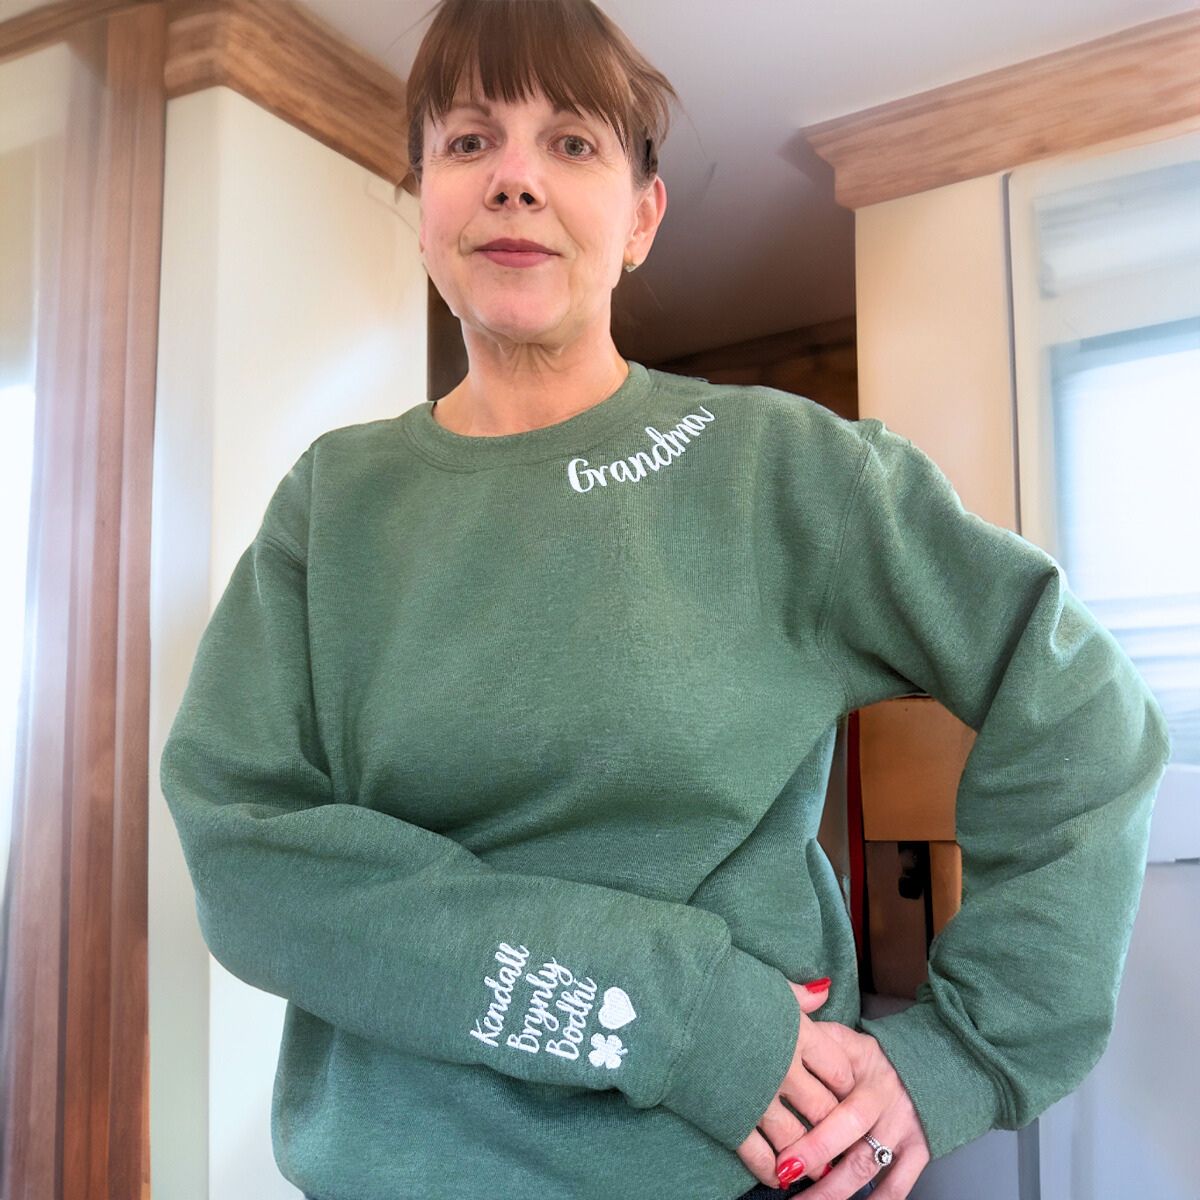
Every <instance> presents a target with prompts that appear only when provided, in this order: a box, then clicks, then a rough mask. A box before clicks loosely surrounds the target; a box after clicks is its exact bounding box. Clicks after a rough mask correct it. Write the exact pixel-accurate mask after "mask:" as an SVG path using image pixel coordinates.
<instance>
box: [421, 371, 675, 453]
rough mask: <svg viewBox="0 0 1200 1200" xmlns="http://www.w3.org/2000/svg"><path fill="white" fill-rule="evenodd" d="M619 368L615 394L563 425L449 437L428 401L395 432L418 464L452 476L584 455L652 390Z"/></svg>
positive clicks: (640, 376)
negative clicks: (450, 472) (401, 435)
mask: <svg viewBox="0 0 1200 1200" xmlns="http://www.w3.org/2000/svg"><path fill="white" fill-rule="evenodd" d="M625 362H626V365H627V366H628V368H629V373H628V374H627V375H626V376H625V379H624V380H623V381H622V383H621V384H620V386H619V387H618V388H617V390H616V391H615V392H611V393H610V394H609V395H607V396H605V397H604V399H603V400H600V401H598V402H597V403H596V404H593V405H592V406H591V407H590V408H585V409H584V410H583V411H582V412H578V413H576V414H575V415H574V416H573V417H567V419H566V420H565V421H557V422H555V423H554V424H553V425H544V426H542V427H541V428H540V429H527V430H524V431H523V432H521V433H502V434H497V435H490V436H489V435H484V436H475V435H471V434H465V433H455V432H454V431H453V430H451V429H447V428H446V427H445V426H444V425H439V424H438V422H437V421H436V420H435V419H434V416H433V403H434V402H433V401H432V400H426V401H424V402H422V403H421V404H418V405H416V406H414V407H413V408H410V409H408V410H407V411H406V412H405V413H403V414H401V417H400V424H401V428H402V429H403V430H404V432H405V433H406V434H407V436H408V439H409V441H410V442H411V443H412V444H413V446H414V448H415V449H416V450H417V452H418V453H420V454H421V455H422V456H423V457H424V458H426V459H429V460H430V461H432V462H435V463H437V464H438V465H440V466H445V467H450V468H452V469H458V470H473V469H478V468H480V467H496V466H503V465H506V464H509V463H530V462H540V461H541V460H542V459H548V458H556V457H558V456H560V455H562V454H564V453H570V452H573V451H580V450H586V449H587V448H588V447H590V446H593V445H595V444H596V442H598V441H599V440H600V439H601V438H602V437H604V435H605V434H606V433H608V432H609V430H610V429H614V428H616V427H617V425H619V424H620V423H621V422H622V421H624V420H626V419H629V418H631V417H633V416H635V415H636V414H637V412H638V410H639V409H640V408H641V407H642V404H643V401H645V399H646V397H647V396H648V395H649V394H650V392H651V390H652V389H653V386H654V384H653V381H652V380H651V378H650V372H649V371H648V370H647V368H646V367H644V366H643V365H642V364H641V363H639V362H634V361H633V360H632V359H625Z"/></svg>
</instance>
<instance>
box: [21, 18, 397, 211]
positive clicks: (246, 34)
mask: <svg viewBox="0 0 1200 1200" xmlns="http://www.w3.org/2000/svg"><path fill="white" fill-rule="evenodd" d="M147 4H160V5H163V6H164V8H165V11H166V16H167V61H166V66H165V72H164V83H165V85H166V96H167V99H168V100H170V99H172V98H174V97H176V96H185V95H187V94H188V93H189V92H197V91H200V90H201V89H203V88H209V87H218V86H223V87H229V88H232V89H233V90H234V91H236V92H238V93H240V94H241V95H243V96H245V97H246V98H247V99H248V100H253V101H254V103H255V104H259V105H261V106H262V107H263V108H265V109H267V110H268V111H269V112H272V113H274V114H275V115H276V116H277V117H279V118H280V119H281V120H284V121H287V122H288V124H290V125H294V126H296V128H297V129H302V130H304V132H305V133H307V134H308V135H309V136H310V137H314V138H316V139H317V140H318V141H319V142H321V143H323V144H324V145H326V146H328V147H329V148H330V149H332V150H336V151H337V152H338V153H339V154H344V155H345V156H346V157H347V158H349V159H352V160H353V161H354V162H356V163H358V164H359V165H361V166H363V167H366V168H367V170H368V171H371V172H373V173H374V174H376V175H379V176H381V177H382V178H384V179H386V180H388V181H389V182H390V183H393V184H396V185H400V184H403V185H404V186H405V187H406V188H407V189H408V190H409V191H415V182H414V180H413V177H412V173H411V171H410V170H409V162H408V118H407V105H406V103H405V86H404V80H402V79H400V78H399V77H398V76H396V75H395V74H394V73H393V72H391V71H389V70H388V68H387V67H385V66H384V65H383V64H382V63H380V62H379V61H378V60H377V59H374V58H372V57H371V56H370V55H368V54H365V53H363V52H362V51H361V50H358V49H357V48H356V47H354V46H351V45H349V44H348V43H347V42H346V40H345V38H343V37H342V35H341V34H339V33H338V32H337V31H336V30H335V29H333V28H331V27H330V26H328V25H326V24H325V23H324V22H323V21H321V20H320V19H319V18H317V17H315V16H313V15H312V14H311V13H310V12H309V11H308V10H307V9H305V8H303V7H302V6H301V5H300V4H298V3H294V2H293V0H58V2H56V3H53V4H46V5H42V6H41V7H39V8H36V9H33V10H31V11H30V12H27V13H23V14H22V15H21V16H19V17H13V18H11V19H10V20H8V21H0V62H2V61H3V60H4V59H6V58H13V57H16V56H17V55H20V54H27V53H29V52H30V51H32V50H37V49H40V48H41V47H43V46H48V45H51V44H53V43H54V42H58V41H61V40H63V39H64V38H66V37H67V36H68V35H69V34H70V32H71V31H72V30H73V29H75V28H77V27H78V26H80V25H83V24H85V23H87V22H90V21H95V20H97V19H100V18H102V17H110V16H112V15H114V14H116V13H119V12H120V11H122V10H124V9H130V8H138V7H142V6H144V5H147Z"/></svg>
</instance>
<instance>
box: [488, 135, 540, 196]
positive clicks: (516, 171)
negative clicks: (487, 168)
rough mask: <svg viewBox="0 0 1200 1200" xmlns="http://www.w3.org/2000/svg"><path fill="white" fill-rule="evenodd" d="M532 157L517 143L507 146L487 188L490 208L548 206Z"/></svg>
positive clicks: (509, 143) (513, 142)
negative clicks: (545, 204)
mask: <svg viewBox="0 0 1200 1200" xmlns="http://www.w3.org/2000/svg"><path fill="white" fill-rule="evenodd" d="M532 164H533V155H532V153H531V152H527V151H526V150H524V149H523V148H521V147H520V146H518V145H517V144H516V142H515V140H513V141H510V142H508V143H507V144H506V146H505V148H504V151H503V152H502V154H501V155H500V158H499V159H498V161H497V162H496V169H495V171H494V172H493V174H492V178H491V181H490V183H489V187H488V206H489V207H490V208H512V207H516V208H540V207H541V206H542V205H543V204H544V203H545V196H544V194H543V190H542V187H541V184H540V183H539V182H538V180H537V178H536V171H535V169H534V167H533V165H532Z"/></svg>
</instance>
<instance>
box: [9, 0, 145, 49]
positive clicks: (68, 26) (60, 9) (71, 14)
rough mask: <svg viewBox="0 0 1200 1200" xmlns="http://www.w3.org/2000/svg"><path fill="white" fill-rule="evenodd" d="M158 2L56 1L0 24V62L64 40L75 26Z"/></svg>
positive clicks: (126, 0)
mask: <svg viewBox="0 0 1200 1200" xmlns="http://www.w3.org/2000/svg"><path fill="white" fill-rule="evenodd" d="M160 2H161V0H57V2H56V3H54V4H42V5H40V6H39V7H37V8H34V9H31V10H30V11H29V12H26V13H22V14H21V15H20V16H19V17H10V18H9V19H8V20H7V21H0V62H3V61H4V60H5V59H7V58H16V57H17V56H18V55H21V54H28V53H29V52H30V51H32V50H40V49H42V47H43V46H51V45H53V44H54V43H55V42H62V41H65V40H66V39H67V37H68V36H69V35H70V34H71V31H72V30H74V29H75V28H76V26H78V25H82V24H84V23H85V22H88V21H98V20H101V19H102V18H104V17H111V16H113V15H114V14H115V13H118V12H120V11H121V10H122V9H126V8H135V7H137V6H138V5H140V4H153V3H160Z"/></svg>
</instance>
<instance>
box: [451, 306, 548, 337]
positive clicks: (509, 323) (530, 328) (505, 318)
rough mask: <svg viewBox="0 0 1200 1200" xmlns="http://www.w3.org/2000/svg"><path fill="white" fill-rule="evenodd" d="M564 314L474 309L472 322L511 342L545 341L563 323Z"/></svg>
mask: <svg viewBox="0 0 1200 1200" xmlns="http://www.w3.org/2000/svg"><path fill="white" fill-rule="evenodd" d="M460 320H461V318H460ZM561 321H562V314H559V313H555V314H550V313H545V312H540V313H535V312H528V311H514V310H513V309H512V308H506V309H504V310H502V311H495V310H490V311H489V310H484V311H481V310H480V309H477V308H475V309H472V310H471V321H470V323H471V324H472V325H474V327H475V328H476V329H478V330H480V331H481V332H483V333H485V334H490V335H492V336H495V337H503V338H506V339H508V340H509V341H510V342H545V341H547V340H548V339H549V338H550V336H551V335H553V333H554V331H555V330H556V329H558V328H559V327H560V325H561Z"/></svg>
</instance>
